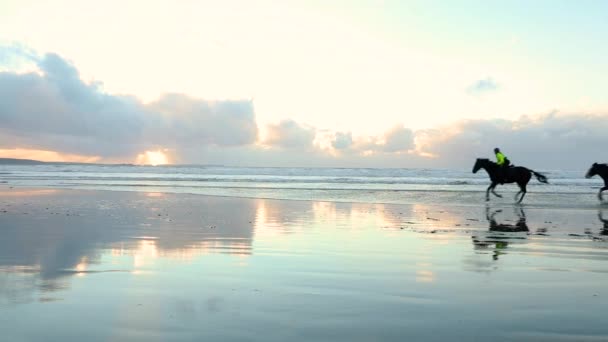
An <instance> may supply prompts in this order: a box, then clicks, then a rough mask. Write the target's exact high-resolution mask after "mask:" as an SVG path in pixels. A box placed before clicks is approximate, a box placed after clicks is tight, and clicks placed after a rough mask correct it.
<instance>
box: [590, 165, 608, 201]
mask: <svg viewBox="0 0 608 342" xmlns="http://www.w3.org/2000/svg"><path fill="white" fill-rule="evenodd" d="M595 175H600V177H602V179H604V187H603V188H601V189H600V192H598V193H597V198H599V199H600V201H601V200H602V191H604V190H608V165H606V164H598V163H593V165H591V168H590V169H589V171H587V174H586V175H585V178H591V177H593V176H595Z"/></svg>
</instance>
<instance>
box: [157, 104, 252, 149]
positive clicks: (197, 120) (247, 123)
mask: <svg viewBox="0 0 608 342" xmlns="http://www.w3.org/2000/svg"><path fill="white" fill-rule="evenodd" d="M146 108H147V109H149V110H151V111H152V112H154V113H159V114H160V119H159V120H158V121H157V122H154V123H153V124H151V127H153V129H156V130H157V132H154V135H157V136H159V138H160V139H159V140H158V141H159V143H161V144H163V145H176V147H178V146H180V145H190V144H194V145H201V144H203V145H207V144H211V145H220V146H236V145H248V144H253V143H255V142H256V140H257V136H258V127H257V124H256V121H255V114H254V110H253V103H252V102H251V101H249V100H244V101H231V100H227V101H205V100H201V99H195V98H191V97H189V96H187V95H183V94H165V95H163V96H162V97H161V98H160V99H159V100H158V101H155V102H153V103H151V104H149V105H148V106H146Z"/></svg>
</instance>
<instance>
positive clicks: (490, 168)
mask: <svg viewBox="0 0 608 342" xmlns="http://www.w3.org/2000/svg"><path fill="white" fill-rule="evenodd" d="M479 169H484V170H486V172H487V173H488V175H489V176H490V180H491V181H492V184H490V186H489V187H488V189H487V190H486V201H489V200H490V191H492V193H493V194H494V195H495V196H496V197H502V195H499V194H497V193H496V192H494V188H495V187H496V185H498V183H501V181H504V183H517V185H519V189H520V190H519V192H518V193H517V194H515V199H516V200H517V196H518V195H519V194H521V197H520V198H519V200H518V201H517V203H521V201H522V200H523V199H524V196H525V195H526V192H527V191H526V185H528V182H529V181H530V178H532V175H534V176H536V179H538V181H539V182H541V183H548V182H547V177H545V176H544V175H542V174H540V173H538V172H535V171H532V170H530V169H528V168H525V167H523V166H513V167H509V168H508V169H507V172H506V177H505V179H504V180H501V179H500V174H501V173H500V166H498V164H496V163H495V162H493V161H490V160H489V159H482V158H477V161H476V162H475V165H474V166H473V173H477V171H479Z"/></svg>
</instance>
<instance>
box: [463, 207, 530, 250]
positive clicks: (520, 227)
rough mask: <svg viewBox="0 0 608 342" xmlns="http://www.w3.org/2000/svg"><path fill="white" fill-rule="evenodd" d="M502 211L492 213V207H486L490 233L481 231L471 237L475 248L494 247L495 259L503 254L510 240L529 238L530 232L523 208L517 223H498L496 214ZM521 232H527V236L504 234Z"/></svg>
mask: <svg viewBox="0 0 608 342" xmlns="http://www.w3.org/2000/svg"><path fill="white" fill-rule="evenodd" d="M500 212H502V210H495V211H494V212H493V213H492V214H490V208H489V207H486V219H487V220H488V223H489V224H490V227H489V233H485V232H480V234H479V235H473V236H472V237H471V238H472V239H473V245H474V248H475V249H488V248H492V247H494V254H493V255H492V258H493V259H494V260H498V256H499V255H501V254H503V252H502V250H504V249H506V248H507V246H509V243H510V242H514V240H525V239H527V235H528V232H529V231H530V229H529V228H528V224H527V223H526V214H525V213H524V210H523V208H521V207H520V208H519V211H518V212H517V215H518V217H519V219H518V220H517V222H515V223H498V222H497V221H496V218H495V216H496V214H498V213H500ZM519 232H524V233H526V236H520V235H513V234H502V233H519ZM496 233H498V234H496ZM482 235H485V236H482Z"/></svg>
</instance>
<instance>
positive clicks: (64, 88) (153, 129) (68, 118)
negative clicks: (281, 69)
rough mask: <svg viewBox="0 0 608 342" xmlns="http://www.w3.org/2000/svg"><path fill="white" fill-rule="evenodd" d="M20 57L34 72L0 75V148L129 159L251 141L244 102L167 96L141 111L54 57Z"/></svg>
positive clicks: (250, 117) (250, 115)
mask: <svg viewBox="0 0 608 342" xmlns="http://www.w3.org/2000/svg"><path fill="white" fill-rule="evenodd" d="M0 51H3V52H2V55H3V56H9V55H11V56H13V57H11V58H10V60H11V61H13V60H15V58H16V57H14V56H15V55H17V56H18V55H19V54H20V53H21V52H20V50H19V49H15V48H12V47H10V48H6V49H4V48H0ZM22 55H23V53H22ZM22 58H23V59H24V60H34V61H35V63H36V66H37V68H38V70H37V71H35V72H28V73H17V72H9V71H5V72H0V96H1V98H0V122H1V123H2V124H1V125H0V148H15V147H19V148H24V149H34V150H53V151H60V152H62V153H69V154H77V155H84V156H86V155H92V156H103V158H105V159H120V158H123V159H129V158H134V157H135V156H136V155H137V154H138V153H141V152H143V151H145V150H148V149H154V148H159V147H172V148H181V147H184V145H189V144H194V145H197V144H216V145H222V146H232V145H243V144H252V143H254V142H255V141H256V139H257V125H256V121H255V114H254V111H253V104H252V103H251V101H248V100H246V101H233V100H228V101H205V100H200V99H194V98H191V97H188V96H186V95H181V94H167V95H163V96H162V97H161V98H160V99H159V100H158V101H156V102H153V103H151V104H148V105H145V104H143V103H141V102H140V101H139V100H138V99H137V98H135V97H132V96H123V95H113V94H107V93H105V92H103V90H102V89H101V84H99V83H96V82H90V83H85V82H83V81H82V79H81V78H80V75H79V72H78V70H77V69H76V68H75V67H74V65H73V64H72V63H70V62H69V61H66V60H65V59H63V58H62V57H60V56H59V55H57V54H53V53H49V54H46V55H44V56H42V57H35V55H34V54H33V53H27V54H25V55H23V56H22ZM7 60H9V57H3V59H2V61H7Z"/></svg>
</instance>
